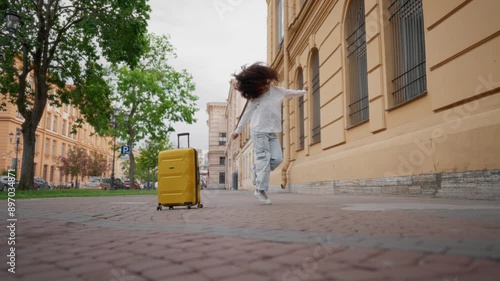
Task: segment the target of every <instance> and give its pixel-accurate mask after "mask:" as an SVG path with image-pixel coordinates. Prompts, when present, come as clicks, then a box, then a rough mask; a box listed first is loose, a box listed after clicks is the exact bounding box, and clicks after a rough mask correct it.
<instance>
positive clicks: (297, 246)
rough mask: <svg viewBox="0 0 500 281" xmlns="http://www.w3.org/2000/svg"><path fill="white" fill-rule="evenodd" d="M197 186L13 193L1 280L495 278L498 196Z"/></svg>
mask: <svg viewBox="0 0 500 281" xmlns="http://www.w3.org/2000/svg"><path fill="white" fill-rule="evenodd" d="M270 197H271V199H272V200H273V205H271V206H266V205H260V204H259V203H258V202H257V200H256V199H255V198H254V197H253V196H252V195H251V193H250V192H245V191H237V192H232V191H204V192H203V195H202V198H203V203H204V205H205V208H203V209H191V210H187V209H185V208H178V209H175V210H166V209H164V210H163V211H161V212H157V211H156V204H157V201H156V197H155V196H126V197H99V198H54V199H36V200H35V199H34V200H20V201H18V202H17V203H18V204H17V215H18V221H17V224H16V245H15V246H16V273H15V274H11V273H8V272H7V268H8V265H7V254H9V252H8V245H7V238H8V237H9V232H8V229H7V227H6V226H7V225H8V222H7V204H6V202H4V201H3V202H1V204H0V208H1V209H0V219H1V221H2V222H3V224H4V226H2V227H1V228H0V229H1V231H0V254H1V257H2V258H1V259H0V262H1V264H2V266H1V272H0V280H23V281H30V280H36V281H44V280H63V281H72V280H92V281H94V280H97V281H101V280H102V281H141V280H151V281H152V280H155V281H156V280H243V281H244V280H252V281H255V280H279V281H287V280H288V281H299V280H304V281H305V280H370V281H377V280H398V281H399V280H415V281H416V280H432V281H434V280H435V281H445V280H448V281H466V280H481V281H482V280H498V276H500V202H488V201H457V200H441V199H422V198H397V197H349V196H335V195H331V194H324V195H305V194H289V193H274V194H270Z"/></svg>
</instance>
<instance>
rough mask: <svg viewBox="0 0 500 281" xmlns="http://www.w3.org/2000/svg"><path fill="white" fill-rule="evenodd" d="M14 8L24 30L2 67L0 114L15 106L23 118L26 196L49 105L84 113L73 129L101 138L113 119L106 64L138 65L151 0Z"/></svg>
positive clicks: (48, 0)
mask: <svg viewBox="0 0 500 281" xmlns="http://www.w3.org/2000/svg"><path fill="white" fill-rule="evenodd" d="M3 2H4V1H3ZM3 2H2V3H3ZM11 2H12V3H13V2H15V3H13V4H12V5H10V7H9V9H12V10H15V11H17V12H18V14H19V15H20V16H21V24H20V28H19V31H18V33H17V35H16V38H15V39H14V40H13V41H12V42H11V43H10V45H9V46H7V48H6V49H5V55H6V58H5V61H2V62H1V63H0V68H1V69H2V72H1V74H0V93H1V97H2V99H1V103H0V107H2V106H3V107H4V106H5V105H6V102H10V103H13V104H15V105H17V110H18V111H19V113H20V114H21V116H22V117H23V118H24V122H23V124H22V126H21V131H22V134H23V143H24V144H23V155H22V163H23V165H22V167H21V181H20V189H29V188H31V187H32V186H33V175H34V171H33V163H34V153H35V150H34V144H35V131H36V128H37V126H38V124H39V122H40V119H41V118H42V115H43V112H44V109H45V106H46V104H47V102H51V103H53V104H54V105H60V104H61V103H64V104H73V105H75V106H77V107H79V109H80V112H81V113H82V117H81V118H79V119H78V120H77V122H76V123H75V124H77V126H78V124H81V123H82V122H83V121H85V122H88V123H90V124H91V125H92V126H94V127H95V128H96V131H97V132H99V133H100V132H102V131H103V128H105V127H107V125H108V124H109V116H110V115H111V106H110V105H111V101H110V98H109V97H110V95H111V90H110V87H109V86H108V84H107V83H106V81H105V80H104V79H103V76H104V74H105V72H104V67H103V64H104V62H106V61H107V62H108V63H112V64H114V63H119V62H123V63H125V64H126V65H128V66H130V67H133V66H135V65H136V64H137V63H138V59H139V57H140V55H141V54H142V52H143V50H144V49H145V47H146V45H147V41H146V38H145V34H146V28H147V19H148V17H149V12H150V7H149V5H148V4H147V0H127V1H118V0H65V1H60V0H44V1H42V0H36V1H35V0H33V1H11ZM1 7H4V9H5V5H1ZM0 12H2V13H3V12H4V11H0ZM68 81H70V82H72V83H73V84H72V86H69V87H68V86H67V85H66V84H67V82H68Z"/></svg>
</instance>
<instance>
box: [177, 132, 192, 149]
mask: <svg viewBox="0 0 500 281" xmlns="http://www.w3.org/2000/svg"><path fill="white" fill-rule="evenodd" d="M182 136H187V139H188V147H190V145H189V133H180V134H177V148H181V142H180V139H181V137H182Z"/></svg>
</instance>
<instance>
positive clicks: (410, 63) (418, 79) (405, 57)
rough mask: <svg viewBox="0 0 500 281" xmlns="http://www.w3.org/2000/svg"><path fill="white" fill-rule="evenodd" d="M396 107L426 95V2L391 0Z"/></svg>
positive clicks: (393, 93)
mask: <svg viewBox="0 0 500 281" xmlns="http://www.w3.org/2000/svg"><path fill="white" fill-rule="evenodd" d="M389 11H390V18H389V21H390V25H391V31H392V32H391V33H392V34H391V36H392V42H393V46H392V59H393V60H394V63H393V65H394V76H393V78H392V86H393V92H392V103H393V106H397V105H399V104H402V103H404V102H407V101H410V100H412V99H413V98H416V97H418V96H421V95H423V94H425V92H426V91H427V78H426V73H425V34H424V16H423V11H422V0H390V5H389Z"/></svg>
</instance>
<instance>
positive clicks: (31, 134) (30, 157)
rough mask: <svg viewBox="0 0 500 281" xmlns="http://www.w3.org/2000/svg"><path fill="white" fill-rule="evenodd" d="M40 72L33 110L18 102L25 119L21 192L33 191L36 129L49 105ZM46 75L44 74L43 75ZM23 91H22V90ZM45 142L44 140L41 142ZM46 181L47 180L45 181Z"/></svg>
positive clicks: (22, 127) (36, 82)
mask: <svg viewBox="0 0 500 281" xmlns="http://www.w3.org/2000/svg"><path fill="white" fill-rule="evenodd" d="M38 73H39V72H37V71H35V73H34V74H35V99H34V102H33V108H32V110H31V111H30V110H29V109H27V108H26V104H25V103H24V101H23V100H22V99H21V100H18V104H17V105H18V110H19V112H21V113H22V115H23V117H24V122H23V124H22V126H21V131H22V133H23V141H24V143H23V158H22V159H23V161H22V163H23V165H22V167H21V175H20V176H21V177H20V181H19V189H20V190H30V189H33V177H34V176H35V171H34V169H33V168H34V162H35V139H36V134H35V132H36V129H37V127H38V124H39V123H40V120H41V119H42V115H43V112H44V110H45V105H46V104H47V86H46V83H45V82H46V79H45V77H43V76H42V77H40V76H41V75H38ZM42 75H44V74H42ZM20 91H21V90H20ZM22 91H23V93H22V95H23V97H25V96H24V95H25V90H22ZM40 141H42V142H43V140H40ZM45 180H46V179H45Z"/></svg>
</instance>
